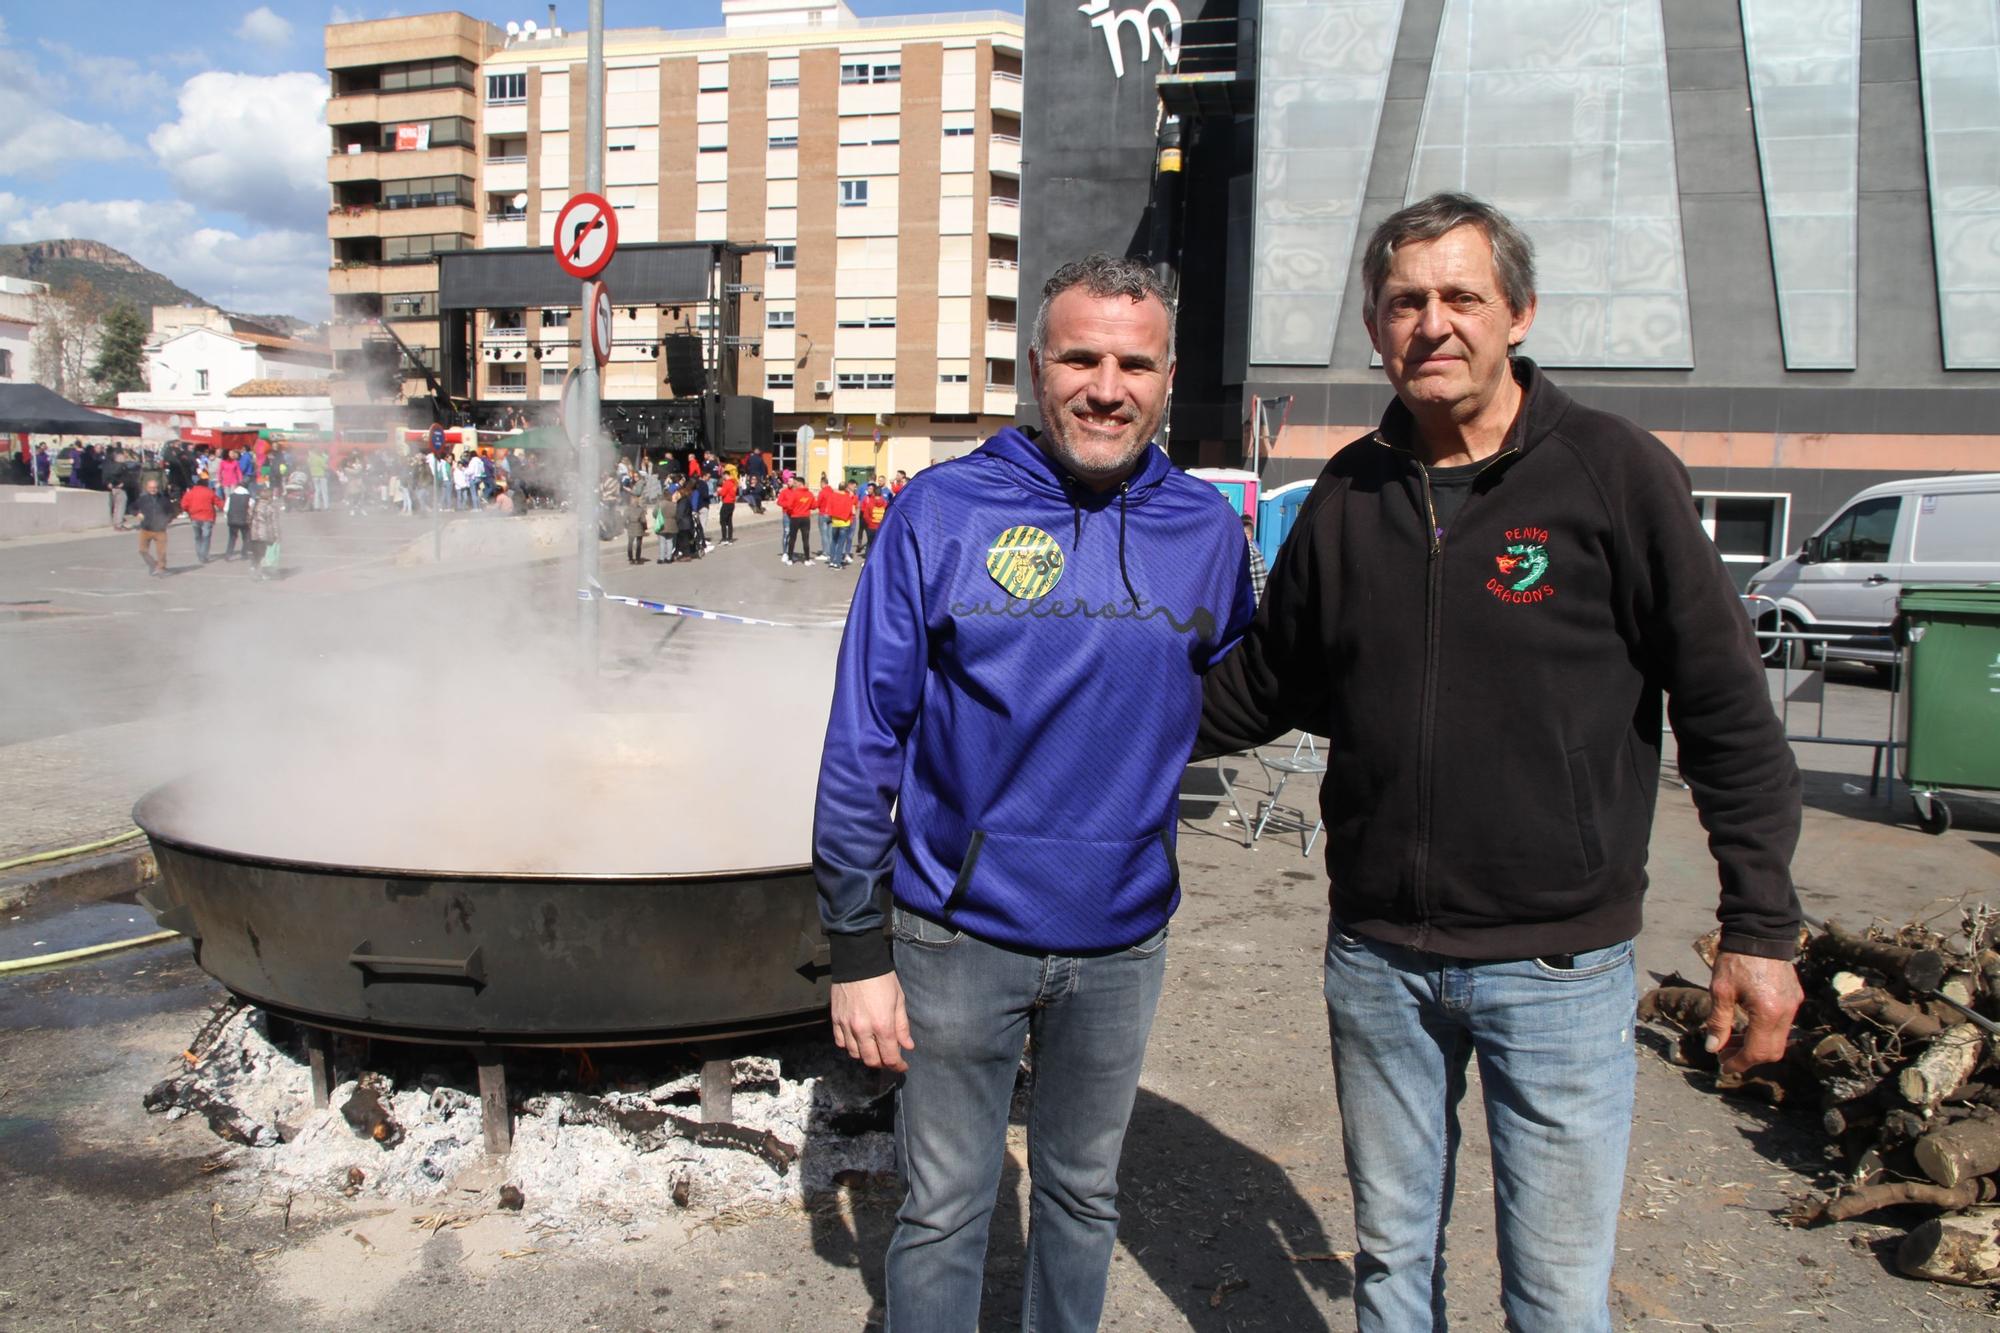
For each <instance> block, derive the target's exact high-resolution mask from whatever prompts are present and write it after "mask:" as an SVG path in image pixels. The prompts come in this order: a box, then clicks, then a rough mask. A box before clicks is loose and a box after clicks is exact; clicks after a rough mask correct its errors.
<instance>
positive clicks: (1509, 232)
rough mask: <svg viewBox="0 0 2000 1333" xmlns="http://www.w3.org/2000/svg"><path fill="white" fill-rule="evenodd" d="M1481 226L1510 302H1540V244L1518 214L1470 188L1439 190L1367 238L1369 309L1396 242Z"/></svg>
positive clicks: (1517, 308) (1364, 268)
mask: <svg viewBox="0 0 2000 1333" xmlns="http://www.w3.org/2000/svg"><path fill="white" fill-rule="evenodd" d="M1468 226H1469V227H1477V228H1479V230H1481V231H1482V232H1484V233H1486V240H1487V242H1488V243H1489V244H1490V245H1491V246H1492V247H1493V272H1494V273H1495V274H1496V275H1498V277H1499V279H1500V291H1501V294H1502V295H1504V296H1505V297H1506V298H1507V308H1508V309H1509V310H1511V311H1513V312H1514V313H1515V314H1517V315H1518V314H1520V313H1521V312H1522V311H1524V310H1526V309H1527V308H1528V307H1529V306H1531V305H1533V304H1534V303H1535V246H1534V242H1532V241H1530V240H1529V239H1528V238H1527V236H1526V235H1525V234H1523V233H1522V231H1521V229H1520V228H1519V227H1517V226H1515V225H1514V222H1513V219H1511V218H1509V217H1508V216H1507V215H1506V214H1505V213H1502V212H1501V211H1500V210H1499V209H1497V208H1495V207H1494V206H1493V205H1491V204H1489V203H1487V202H1486V201H1485V200H1484V199H1475V198H1474V197H1473V196H1471V195H1469V194H1451V193H1445V194H1434V195H1432V196H1431V197H1430V198H1428V199H1419V200H1418V201H1417V202H1416V203H1414V204H1411V205H1410V206H1409V207H1408V208H1404V209H1399V210H1398V211H1396V212H1394V213H1391V214H1390V215H1389V216H1388V217H1386V218H1383V219H1382V225H1380V226H1379V227H1377V228H1375V231H1374V234H1373V235H1371V236H1369V238H1368V248H1367V249H1366V250H1365V251H1363V252H1362V256H1361V281H1362V285H1363V286H1364V287H1365V288H1366V289H1367V292H1368V310H1369V313H1370V314H1371V315H1372V314H1373V313H1374V311H1375V303H1376V302H1377V301H1379V300H1380V299H1381V298H1382V284H1383V283H1385V282H1387V281H1388V280H1389V261H1390V260H1391V259H1392V258H1393V257H1394V256H1395V253H1396V247H1397V246H1399V245H1404V244H1407V243H1408V242H1411V241H1435V240H1436V239H1437V238H1438V237H1440V236H1442V235H1444V234H1445V233H1446V232H1448V231H1451V230H1452V229H1454V228H1457V227H1468Z"/></svg>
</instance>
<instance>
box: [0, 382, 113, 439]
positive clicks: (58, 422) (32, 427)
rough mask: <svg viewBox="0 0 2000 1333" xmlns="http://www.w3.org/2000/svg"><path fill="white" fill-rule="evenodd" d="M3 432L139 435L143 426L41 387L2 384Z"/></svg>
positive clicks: (0, 411)
mask: <svg viewBox="0 0 2000 1333" xmlns="http://www.w3.org/2000/svg"><path fill="white" fill-rule="evenodd" d="M0 433H4V434H8V435H18V434H28V435H137V434H138V433H139V423H138V422H136V421H126V420H124V419H123V418H122V417H108V416H105V415H104V414H103V413H102V412H93V411H91V410H90V409H89V408H87V407H80V406H78V405H77V404H75V403H72V402H71V401H70V400H69V399H67V398H65V397H63V396H62V395H61V394H59V393H57V392H56V391H55V390H53V389H47V388H44V387H42V386H41V385H39V384H0Z"/></svg>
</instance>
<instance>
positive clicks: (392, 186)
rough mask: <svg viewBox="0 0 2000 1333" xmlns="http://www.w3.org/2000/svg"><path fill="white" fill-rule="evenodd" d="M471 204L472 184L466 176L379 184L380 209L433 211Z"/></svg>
mask: <svg viewBox="0 0 2000 1333" xmlns="http://www.w3.org/2000/svg"><path fill="white" fill-rule="evenodd" d="M471 202H472V180H471V178H470V177H467V176H416V177H412V178H411V179H409V180H400V181H383V182H382V207H384V208H435V207H437V206H439V205H441V204H469V203H471Z"/></svg>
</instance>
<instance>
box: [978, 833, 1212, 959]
mask: <svg viewBox="0 0 2000 1333" xmlns="http://www.w3.org/2000/svg"><path fill="white" fill-rule="evenodd" d="M1179 884H1180V870H1179V867H1178V865H1177V864H1176V863H1175V857H1174V846H1173V834H1172V832H1171V830H1167V829H1161V830H1158V831H1155V832H1152V833H1147V834H1144V835H1143V836H1140V837H1137V838H1113V839H1096V838H1062V837H1042V836H1039V835H1034V834H1025V833H999V832H994V831H992V830H986V829H982V830H978V831H976V832H974V833H973V835H972V838H971V841H970V843H969V844H968V846H967V848H966V854H965V860H964V861H963V862H962V863H961V864H960V866H959V871H958V877H957V879H956V880H955V881H954V882H953V884H952V888H951V893H950V895H949V897H948V898H947V899H946V902H945V906H944V912H943V916H944V919H945V920H946V921H947V922H949V923H950V924H951V925H952V926H953V927H954V928H955V929H961V930H967V931H970V932H971V933H972V934H974V935H980V936H983V937H987V938H991V939H994V940H997V941H999V942H1002V943H1010V944H1027V945H1032V946H1033V947H1038V948H1043V949H1048V950H1051V951H1055V952H1063V951H1067V950H1078V951H1082V950H1090V949H1101V948H1114V947H1120V946H1124V945H1129V944H1131V943H1133V942H1134V941H1135V940H1142V939H1144V938H1145V937H1147V936H1149V935H1151V934H1152V933H1153V932H1154V931H1156V930H1157V929H1158V928H1159V927H1160V926H1161V925H1163V924H1165V921H1166V916H1167V912H1168V911H1169V909H1170V908H1171V905H1172V903H1173V895H1174V892H1175V890H1176V889H1177V888H1178V887H1179Z"/></svg>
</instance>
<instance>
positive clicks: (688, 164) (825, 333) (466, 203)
mask: <svg viewBox="0 0 2000 1333" xmlns="http://www.w3.org/2000/svg"><path fill="white" fill-rule="evenodd" d="M722 8H723V14H724V19H725V24H726V26H725V27H723V28H720V29H714V30H705V31H666V30H661V29H650V28H648V29H614V30H612V31H610V32H607V33H606V35H605V65H606V73H605V85H606V86H605V107H606V116H605V166H604V173H605V174H604V179H605V193H606V195H607V197H608V198H609V199H610V201H611V203H612V205H613V207H614V208H615V209H616V211H617V215H618V223H619V238H620V243H621V244H623V245H630V244H635V243H638V244H643V243H650V242H708V241H714V242H721V241H728V242H734V243H737V244H739V245H744V246H762V245H768V246H770V247H771V249H769V250H768V251H764V250H759V251H756V252H753V253H749V254H747V255H745V256H744V258H743V265H742V273H741V278H740V283H741V285H742V286H743V287H744V288H745V289H747V290H745V291H744V292H742V293H741V294H740V295H741V300H740V301H739V302H737V303H736V306H737V309H736V316H737V318H738V320H739V322H740V326H739V327H738V328H737V329H736V330H735V331H734V332H735V334H736V337H735V339H734V340H733V342H732V344H731V346H730V348H729V350H728V351H727V352H726V354H727V355H729V356H730V357H732V358H733V362H734V364H733V367H732V369H733V372H734V383H735V385H736V386H737V389H738V391H739V392H741V393H744V394H750V395H757V394H762V395H764V396H766V397H768V398H769V399H770V400H771V403H772V406H773V409H774V411H775V430H776V443H777V445H778V448H779V455H780V458H781V459H782V460H783V461H785V462H786V463H787V464H792V463H794V461H795V462H796V465H797V466H799V467H800V468H801V469H802V470H806V471H809V472H813V473H817V472H821V471H830V472H832V473H835V474H836V475H837V474H839V473H841V472H842V471H843V470H844V469H850V468H865V469H868V470H869V471H878V472H882V473H885V474H886V473H889V472H893V471H894V470H896V469H899V468H900V469H906V470H911V471H914V470H915V469H917V468H920V467H922V466H924V465H926V464H928V463H930V462H931V461H933V460H934V459H935V458H940V457H948V456H951V455H954V454H957V453H962V452H964V451H965V450H967V449H969V448H970V447H971V446H972V445H973V444H975V443H976V442H977V441H978V440H979V439H980V438H983V436H985V435H986V434H989V433H991V432H992V431H993V430H994V429H997V428H998V427H999V426H1001V425H1004V424H1006V423H1007V422H1009V421H1011V420H1012V419H1013V415H1014V410H1015V386H1016V375H1015V352H1016V337H1015V326H1016V323H1017V319H1016V314H1015V301H1016V297H1017V294H1018V293H1017V278H1018V272H1019V266H1018V249H1017V239H1016V238H1017V237H1018V235H1019V233H1020V216H1021V199H1020V173H1021V116H1022V104H1023V99H1022V27H1021V20H1020V18H1019V17H1018V16H1016V15H1010V14H1004V13H996V12H967V13H957V14H941V15H932V16H902V17H895V18H881V19H858V18H856V17H855V16H854V15H853V14H852V13H851V12H850V11H849V10H848V9H847V8H846V6H845V5H844V4H841V3H839V0H724V3H723V6H722ZM584 36H585V34H583V33H582V32H580V31H575V32H567V33H560V34H556V35H551V33H550V30H547V29H544V30H542V31H539V32H536V33H533V34H527V33H516V34H513V35H510V34H508V33H505V32H502V31H500V30H498V29H495V28H493V27H491V26H489V25H487V24H484V23H481V22H478V21H476V20H473V19H471V18H468V17H467V16H465V15H462V14H441V15H426V16H421V17H416V18H404V19H385V20H380V21H375V22H366V23H352V24H339V25H334V26H331V27H329V28H328V29H327V66H328V70H329V74H330V77H331V79H332V83H333V89H332V92H333V96H332V99H331V101H330V102H329V104H328V115H327V121H328V124H329V127H330V128H331V130H332V133H333V136H334V144H333V157H332V159H331V165H330V168H329V178H330V181H331V182H332V185H333V191H334V196H333V200H332V203H333V209H332V212H331V214H330V215H329V224H328V231H329V236H330V239H331V240H332V242H333V247H334V255H333V260H334V263H333V272H332V288H333V292H334V304H335V312H334V313H335V335H334V336H335V347H336V348H337V349H341V350H342V351H344V352H345V353H346V354H347V355H348V356H349V358H350V361H351V364H352V366H353V368H354V369H355V370H356V371H357V372H358V374H357V382H358V380H359V379H360V378H362V377H365V374H366V372H367V370H368V367H369V366H370V364H371V363H372V364H377V365H379V361H373V362H371V354H373V356H376V357H379V355H380V354H381V351H382V345H383V342H384V339H383V337H382V332H381V329H382V326H383V324H386V325H387V326H388V327H389V328H390V329H392V330H393V331H394V332H395V334H396V335H397V337H399V338H400V339H402V341H404V342H405V343H407V344H409V345H410V346H411V347H412V349H413V350H414V351H415V354H416V356H417V357H419V358H423V359H426V360H427V361H428V363H429V364H430V366H431V368H432V369H433V370H434V371H435V370H438V369H441V368H445V367H447V366H448V365H450V364H451V363H452V362H453V361H454V360H455V358H453V357H451V356H445V357H440V356H439V353H438V349H439V348H440V347H441V346H445V345H446V344H448V343H449V342H450V341H451V340H450V339H448V338H447V337H446V336H445V335H444V333H443V332H442V330H443V328H444V324H443V322H442V321H445V320H449V319H452V318H456V317H457V316H455V315H454V313H453V312H449V311H443V312H441V311H440V310H439V308H438V301H437V297H436V293H437V291H438V263H437V260H436V258H435V256H436V255H437V254H438V253H444V252H451V251H457V250H466V249H481V250H483V249H489V248H491V249H502V248H515V247H540V246H547V245H548V244H549V243H550V241H551V238H552V235H553V229H554V223H555V217H556V211H557V210H558V209H559V208H560V207H561V206H562V204H563V202H564V200H566V199H567V198H568V197H569V196H570V195H572V194H574V193H576V192H578V191H580V190H581V189H582V188H583V180H584V162H583V157H582V154H581V153H579V152H574V151H572V145H573V144H578V143H580V142H581V140H582V137H583V116H584V82H583V81H584V72H585V63H584V62H585V49H584V47H585V42H584ZM549 262H550V265H551V267H552V268H553V265H554V260H553V259H550V261H549ZM612 295H613V297H614V300H615V301H616V302H617V304H616V317H615V328H614V334H613V336H614V341H615V344H616V346H615V350H614V354H613V357H612V360H611V364H610V365H608V366H607V367H606V369H605V374H604V380H603V393H604V398H605V402H606V406H607V409H608V410H612V409H615V408H616V406H617V405H618V404H620V403H627V404H641V403H646V402H651V401H656V400H660V399H664V398H669V397H671V396H672V395H673V394H674V393H675V392H676V389H675V388H674V387H673V386H672V385H671V383H670V377H669V374H668V370H669V366H668V347H669V346H670V343H669V339H670V338H671V337H672V336H673V335H675V334H682V335H686V334H703V333H706V332H708V331H709V330H707V329H706V328H705V327H704V323H705V321H707V320H709V319H711V318H713V317H714V315H715V309H716V307H715V306H714V305H693V304H685V305H679V306H675V305H668V304H664V303H662V304H659V305H649V304H645V303H638V304H630V305H628V304H627V303H626V302H625V301H624V300H623V299H620V293H619V292H617V291H616V290H615V289H614V290H613V293H612ZM371 321H378V322H371ZM577 334H578V326H577V324H576V321H575V315H574V312H573V311H570V310H566V309H560V308H549V309H510V310H484V311H480V312H478V313H477V315H476V317H475V318H474V319H473V321H472V325H471V328H470V330H469V338H470V346H469V349H468V350H469V356H468V358H467V361H468V364H469V365H470V367H471V368H472V369H471V375H470V378H469V380H468V382H466V383H464V384H463V385H453V386H448V387H450V388H451V389H452V390H453V391H454V393H463V395H464V396H466V397H469V398H472V399H474V400H476V401H477V402H478V403H480V404H481V405H482V408H481V411H482V413H483V414H490V413H491V412H492V411H493V410H494V409H495V408H496V407H499V408H511V407H520V408H523V409H526V410H528V411H529V412H530V413H531V414H532V415H535V416H536V417H537V419H540V417H541V416H544V415H546V414H548V413H550V412H552V411H553V408H554V400H555V399H556V397H557V396H558V394H559V392H560V386H561V383H562V379H563V376H564V375H565V374H566V373H567V371H568V370H569V368H570V367H571V366H572V365H573V364H575V359H576V356H577ZM704 341H705V342H706V341H708V340H706V339H705V340H704ZM683 345H684V344H683ZM403 368H404V369H408V368H409V367H408V364H407V361H406V362H404V364H403ZM380 383H381V380H380V377H379V376H378V378H377V385H378V387H379V386H380ZM401 387H402V392H403V393H404V394H406V395H412V396H414V395H418V394H421V393H422V392H423V391H424V386H423V382H422V381H421V379H415V378H411V379H406V380H404V381H403V383H402V386H401ZM349 394H350V398H352V397H353V396H355V394H354V390H353V389H350V390H349ZM382 397H384V395H382V394H380V393H379V392H378V393H377V395H376V398H377V400H378V401H379V400H380V399H381V398H382ZM357 419H358V414H357ZM802 425H811V426H812V427H813V432H814V434H815V436H816V437H817V438H816V439H815V440H814V441H813V443H812V444H811V446H810V456H808V457H804V458H795V455H794V454H793V453H792V450H793V447H794V443H795V441H796V436H797V430H798V428H799V427H800V426H802Z"/></svg>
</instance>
